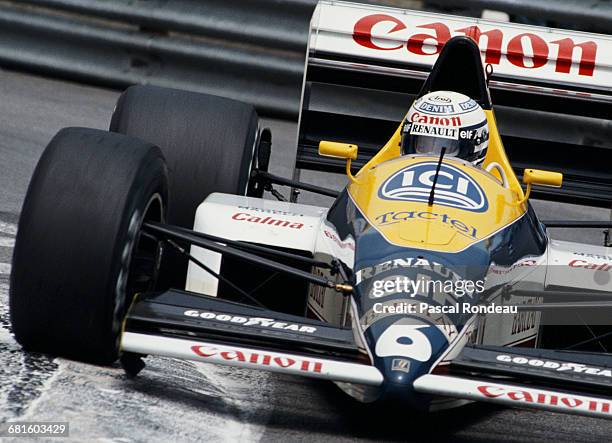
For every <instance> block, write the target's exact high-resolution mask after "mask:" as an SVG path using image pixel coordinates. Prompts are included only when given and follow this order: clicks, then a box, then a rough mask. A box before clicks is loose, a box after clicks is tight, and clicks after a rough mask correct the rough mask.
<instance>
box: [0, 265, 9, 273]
mask: <svg viewBox="0 0 612 443" xmlns="http://www.w3.org/2000/svg"><path fill="white" fill-rule="evenodd" d="M10 273H11V265H9V264H8V263H0V275H3V274H6V275H8V274H10Z"/></svg>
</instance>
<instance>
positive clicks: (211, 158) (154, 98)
mask: <svg viewBox="0 0 612 443" xmlns="http://www.w3.org/2000/svg"><path fill="white" fill-rule="evenodd" d="M110 130H111V131H113V132H119V133H122V134H127V135H130V136H133V137H138V138H140V139H142V140H146V141H148V142H151V143H153V144H155V145H156V146H159V147H160V148H161V149H162V152H163V154H164V157H165V158H166V161H167V164H168V168H169V171H170V172H169V190H170V201H169V205H168V215H167V221H168V223H169V224H172V225H177V226H181V227H184V228H189V229H192V228H193V223H194V217H195V213H196V209H197V207H198V205H199V204H200V203H201V202H202V201H203V200H204V199H205V198H206V197H207V196H208V195H209V194H211V193H213V192H224V193H229V194H238V195H245V194H246V192H247V188H248V184H249V174H250V171H251V168H252V167H253V164H254V161H256V158H257V157H256V156H255V155H254V151H255V148H256V144H257V135H258V117H257V113H256V112H255V108H254V107H253V106H252V105H249V104H245V103H241V102H237V101H234V100H230V99H227V98H223V97H216V96H212V95H207V94H199V93H194V92H188V91H181V90H176V89H168V88H160V87H154V86H132V87H130V88H128V89H127V90H126V91H125V92H124V93H123V94H122V95H121V97H120V98H119V101H118V102H117V106H116V108H115V112H114V113H113V117H112V120H111V124H110ZM187 265H188V260H187V258H186V257H185V256H183V255H181V254H180V253H178V252H177V251H175V250H172V249H169V250H166V251H164V257H163V260H162V265H161V270H160V276H159V288H160V289H165V288H169V287H175V288H182V287H184V285H185V278H186V274H187Z"/></svg>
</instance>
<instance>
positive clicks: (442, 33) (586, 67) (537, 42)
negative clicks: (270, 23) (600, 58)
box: [353, 14, 597, 77]
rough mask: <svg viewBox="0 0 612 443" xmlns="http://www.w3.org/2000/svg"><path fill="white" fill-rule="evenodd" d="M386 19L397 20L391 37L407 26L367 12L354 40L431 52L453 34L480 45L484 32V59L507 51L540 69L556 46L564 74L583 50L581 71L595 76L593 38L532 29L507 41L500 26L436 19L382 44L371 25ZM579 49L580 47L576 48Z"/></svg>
mask: <svg viewBox="0 0 612 443" xmlns="http://www.w3.org/2000/svg"><path fill="white" fill-rule="evenodd" d="M383 22H390V23H393V24H394V26H393V28H391V29H390V30H389V31H388V32H387V35H388V36H390V37H392V34H393V33H394V32H398V31H402V30H404V29H407V26H406V24H405V23H404V22H402V21H401V20H400V19H398V18H396V17H393V16H391V15H387V14H372V15H367V16H365V17H363V18H361V19H359V20H358V21H357V23H355V27H354V29H353V40H354V41H355V42H356V43H358V44H359V45H361V46H364V47H366V48H370V49H376V50H379V51H397V50H403V49H405V50H407V51H408V52H410V53H412V54H415V55H422V56H428V55H429V56H430V55H436V54H438V53H440V51H441V50H442V47H443V46H444V44H445V43H446V42H447V41H448V40H450V39H451V37H453V34H454V35H461V34H462V35H467V36H468V37H470V38H471V39H472V40H474V41H475V42H476V43H478V44H479V45H480V41H481V38H482V37H483V36H484V37H486V48H485V51H484V52H485V63H490V64H492V65H498V64H499V63H500V61H501V58H502V55H504V56H505V57H506V59H507V60H508V61H509V62H510V63H512V64H513V65H514V66H517V67H519V68H525V69H537V68H541V67H542V66H544V65H546V63H548V60H549V56H551V52H552V57H553V59H554V52H553V51H554V50H555V47H556V51H557V54H556V65H555V71H556V72H559V73H564V74H569V73H570V70H571V68H572V62H573V57H574V53H575V52H580V61H579V64H578V74H579V75H584V76H590V77H592V76H593V71H594V70H595V60H596V57H597V43H595V42H594V41H586V42H583V43H576V42H574V40H572V39H571V38H569V37H568V38H563V39H560V40H554V41H551V42H547V41H546V40H544V39H543V38H542V37H541V36H540V35H538V34H534V33H531V32H525V33H522V34H519V35H516V36H514V37H512V38H511V39H510V40H508V41H506V40H507V38H504V32H503V30H501V29H496V28H493V29H490V30H488V31H482V30H481V29H480V28H479V27H478V26H476V25H474V26H468V27H467V28H461V29H454V30H452V31H451V29H450V28H449V27H448V26H447V25H446V24H444V23H441V22H436V23H428V24H424V25H419V26H417V28H419V29H424V30H427V29H430V30H432V31H433V34H431V33H430V34H425V33H416V34H414V35H412V36H410V37H409V38H408V39H407V40H406V41H405V42H402V43H399V44H397V45H394V46H388V47H387V46H380V45H379V44H377V43H376V42H375V41H373V40H372V37H373V36H372V29H373V28H374V26H376V25H378V24H379V23H383ZM379 37H384V36H379ZM426 40H427V41H428V42H431V41H433V40H435V47H436V49H435V52H426V51H425V48H426V47H427V46H429V44H428V43H427V42H426ZM527 40H528V41H529V44H530V45H531V51H529V52H531V53H532V54H529V53H527V52H526V50H525V47H526V46H527V43H526V41H527ZM551 45H554V46H551ZM577 49H578V51H576V50H577ZM528 60H530V62H529V64H528V62H527V61H528Z"/></svg>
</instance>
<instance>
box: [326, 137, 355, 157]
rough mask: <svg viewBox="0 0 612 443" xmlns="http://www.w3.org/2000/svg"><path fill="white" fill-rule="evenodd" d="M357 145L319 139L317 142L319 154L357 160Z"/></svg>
mask: <svg viewBox="0 0 612 443" xmlns="http://www.w3.org/2000/svg"><path fill="white" fill-rule="evenodd" d="M357 149H358V148H357V145H352V144H349V143H338V142H330V141H325V140H321V141H320V142H319V155H323V156H325V157H334V158H344V159H346V160H357Z"/></svg>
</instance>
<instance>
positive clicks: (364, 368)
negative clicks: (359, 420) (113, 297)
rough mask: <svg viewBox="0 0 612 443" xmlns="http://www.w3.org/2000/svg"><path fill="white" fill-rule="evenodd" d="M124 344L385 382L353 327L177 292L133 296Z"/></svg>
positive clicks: (134, 349)
mask: <svg viewBox="0 0 612 443" xmlns="http://www.w3.org/2000/svg"><path fill="white" fill-rule="evenodd" d="M121 349H122V351H123V352H128V353H133V354H143V355H160V356H166V357H174V358H181V359H187V360H195V361H200V362H208V363H217V364H223V365H230V366H241V367H246V368H253V369H263V370H267V371H272V372H284V373H289V374H294V375H304V376H309V377H315V378H323V379H328V380H334V381H340V382H347V383H358V384H363V385H373V386H377V385H380V384H381V383H382V381H383V377H382V374H381V373H380V372H379V371H378V369H376V368H375V367H374V366H372V365H371V363H370V361H369V358H368V357H367V354H364V353H363V352H362V351H361V350H360V349H359V347H358V346H357V344H356V343H355V341H354V339H353V333H352V330H351V329H347V328H338V327H335V326H331V325H329V324H327V323H323V322H320V321H316V320H310V319H307V318H304V317H298V316H294V315H288V314H283V313H280V312H274V311H270V310H267V309H263V308H259V307H255V306H250V305H245V304H241V303H234V302H231V301H227V300H220V299H217V298H215V297H209V296H205V295H199V294H194V293H189V292H183V291H176V290H170V291H168V292H164V293H161V294H144V295H141V296H140V297H139V298H138V299H137V300H136V301H135V302H134V304H133V305H132V307H131V308H130V312H129V313H128V316H127V319H126V324H125V332H124V333H123V336H122V342H121Z"/></svg>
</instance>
